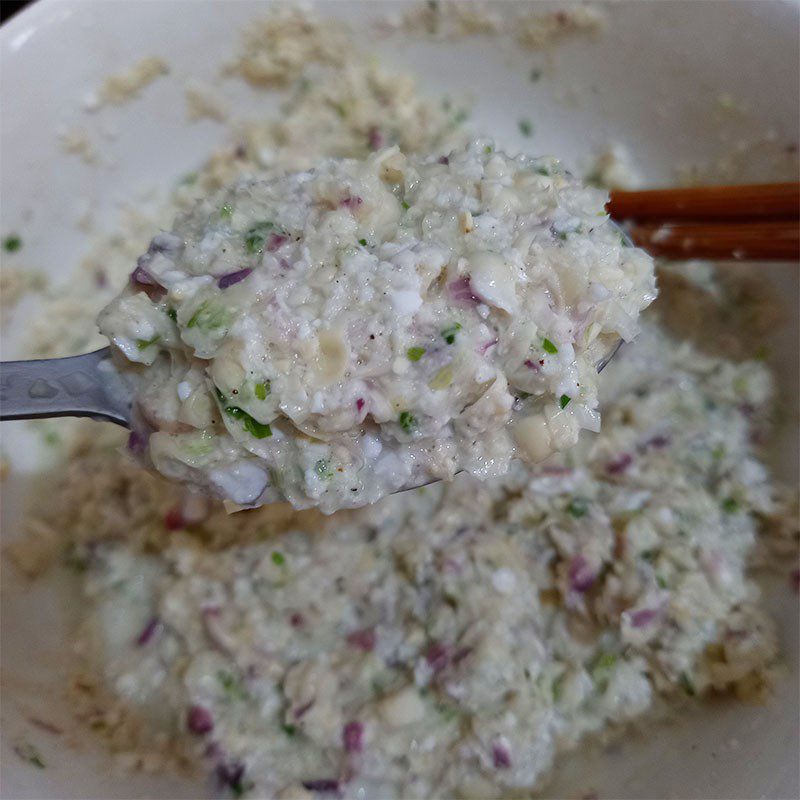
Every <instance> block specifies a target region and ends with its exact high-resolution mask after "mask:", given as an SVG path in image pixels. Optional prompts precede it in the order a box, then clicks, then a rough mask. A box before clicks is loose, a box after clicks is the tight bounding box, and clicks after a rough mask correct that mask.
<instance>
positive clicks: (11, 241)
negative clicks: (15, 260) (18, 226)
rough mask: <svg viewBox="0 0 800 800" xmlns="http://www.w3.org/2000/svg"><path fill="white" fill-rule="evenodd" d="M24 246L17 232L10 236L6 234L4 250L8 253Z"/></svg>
mask: <svg viewBox="0 0 800 800" xmlns="http://www.w3.org/2000/svg"><path fill="white" fill-rule="evenodd" d="M21 247H22V239H20V237H19V236H17V234H16V233H12V234H11V235H10V236H6V238H5V239H3V250H5V251H6V253H16V252H17V250H19V249H20V248H21Z"/></svg>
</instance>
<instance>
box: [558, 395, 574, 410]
mask: <svg viewBox="0 0 800 800" xmlns="http://www.w3.org/2000/svg"><path fill="white" fill-rule="evenodd" d="M570 400H572V398H571V397H569V396H568V395H566V394H562V395H561V397H559V398H558V404H559V405H560V406H561V408H566V407H567V406H568V405H569V401H570Z"/></svg>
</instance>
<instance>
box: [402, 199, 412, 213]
mask: <svg viewBox="0 0 800 800" xmlns="http://www.w3.org/2000/svg"><path fill="white" fill-rule="evenodd" d="M400 205H401V206H402V207H403V211H408V209H409V208H411V206H410V205H409V204H408V203H406V201H405V200H403V201H402V202H401V203H400Z"/></svg>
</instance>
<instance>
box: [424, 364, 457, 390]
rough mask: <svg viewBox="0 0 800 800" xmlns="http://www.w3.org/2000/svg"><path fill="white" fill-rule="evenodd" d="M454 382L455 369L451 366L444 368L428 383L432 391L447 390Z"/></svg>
mask: <svg viewBox="0 0 800 800" xmlns="http://www.w3.org/2000/svg"><path fill="white" fill-rule="evenodd" d="M452 382H453V369H452V367H450V365H448V366H446V367H442V368H441V369H440V370H439V371H438V372H437V373H436V374H435V375H434V376H433V377H432V378H431V379H430V381H428V386H430V388H431V389H446V388H447V387H448V386H450V384H452Z"/></svg>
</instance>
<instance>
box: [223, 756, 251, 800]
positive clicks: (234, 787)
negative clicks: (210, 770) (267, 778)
mask: <svg viewBox="0 0 800 800" xmlns="http://www.w3.org/2000/svg"><path fill="white" fill-rule="evenodd" d="M217 780H218V781H219V785H220V786H223V787H227V788H228V789H230V790H231V791H232V792H233V793H234V794H235V795H236V796H239V795H241V794H242V793H243V792H244V791H245V788H246V787H245V785H244V783H243V781H244V764H241V763H240V762H238V761H232V762H231V763H229V764H226V763H224V762H223V763H222V764H218V765H217Z"/></svg>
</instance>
